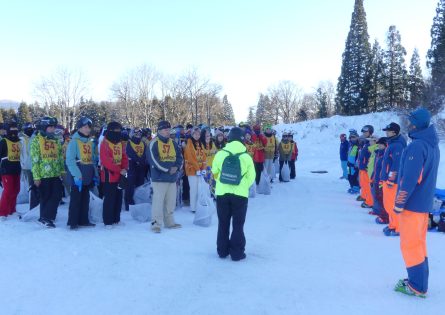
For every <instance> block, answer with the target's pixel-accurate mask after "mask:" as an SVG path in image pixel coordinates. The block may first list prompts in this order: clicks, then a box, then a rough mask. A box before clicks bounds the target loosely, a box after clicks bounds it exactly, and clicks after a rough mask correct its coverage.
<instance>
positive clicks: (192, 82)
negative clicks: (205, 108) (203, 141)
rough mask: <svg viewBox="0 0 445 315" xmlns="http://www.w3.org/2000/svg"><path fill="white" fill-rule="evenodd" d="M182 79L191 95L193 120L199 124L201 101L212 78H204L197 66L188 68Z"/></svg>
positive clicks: (187, 92) (188, 93) (188, 94)
mask: <svg viewBox="0 0 445 315" xmlns="http://www.w3.org/2000/svg"><path fill="white" fill-rule="evenodd" d="M181 81H182V82H183V86H184V87H185V92H186V94H187V96H188V97H189V102H190V111H191V112H192V121H193V123H194V124H195V125H197V124H198V120H199V116H200V111H199V101H200V98H202V96H203V94H205V91H206V89H207V88H208V86H209V83H210V80H209V79H208V78H203V77H201V76H200V75H199V74H198V71H197V69H196V68H192V69H190V70H188V71H187V72H186V73H185V74H184V75H183V76H182V77H181Z"/></svg>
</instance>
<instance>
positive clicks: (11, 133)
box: [6, 130, 19, 139]
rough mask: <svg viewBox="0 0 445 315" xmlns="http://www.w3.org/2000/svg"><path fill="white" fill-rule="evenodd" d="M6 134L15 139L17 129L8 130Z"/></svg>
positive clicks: (17, 132)
mask: <svg viewBox="0 0 445 315" xmlns="http://www.w3.org/2000/svg"><path fill="white" fill-rule="evenodd" d="M6 135H7V136H8V137H9V138H11V139H17V138H18V135H19V131H18V130H9V131H8V132H7V134H6Z"/></svg>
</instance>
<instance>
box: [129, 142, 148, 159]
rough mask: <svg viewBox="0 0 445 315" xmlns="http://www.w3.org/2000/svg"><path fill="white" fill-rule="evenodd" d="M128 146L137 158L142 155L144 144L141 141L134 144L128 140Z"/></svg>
mask: <svg viewBox="0 0 445 315" xmlns="http://www.w3.org/2000/svg"><path fill="white" fill-rule="evenodd" d="M130 145H131V147H132V148H133V150H134V152H136V155H137V156H138V157H141V156H142V155H143V154H144V146H145V145H144V142H142V141H141V142H139V144H136V143H134V142H133V141H131V140H130Z"/></svg>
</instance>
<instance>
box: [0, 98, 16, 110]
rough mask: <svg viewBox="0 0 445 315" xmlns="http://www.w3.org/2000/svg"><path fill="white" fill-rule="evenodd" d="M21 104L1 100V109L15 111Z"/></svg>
mask: <svg viewBox="0 0 445 315" xmlns="http://www.w3.org/2000/svg"><path fill="white" fill-rule="evenodd" d="M19 105H20V102H17V101H13V100H0V108H4V109H10V108H12V109H14V110H17V108H19Z"/></svg>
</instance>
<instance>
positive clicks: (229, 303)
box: [0, 113, 445, 315]
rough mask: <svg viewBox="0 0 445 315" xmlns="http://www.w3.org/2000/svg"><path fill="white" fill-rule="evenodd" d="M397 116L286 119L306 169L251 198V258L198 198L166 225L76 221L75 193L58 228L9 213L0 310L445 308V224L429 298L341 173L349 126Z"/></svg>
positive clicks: (438, 236)
mask: <svg viewBox="0 0 445 315" xmlns="http://www.w3.org/2000/svg"><path fill="white" fill-rule="evenodd" d="M390 121H397V117H395V116H394V115H393V114H390V113H382V114H375V115H366V116H361V117H348V118H343V117H332V118H330V119H323V120H316V121H310V122H305V123H301V124H296V125H293V126H284V125H280V126H278V130H279V131H280V133H281V132H282V131H285V130H286V131H291V130H292V131H294V132H297V135H296V137H295V139H296V140H297V142H298V145H299V149H300V156H299V159H298V161H297V179H296V180H294V181H292V182H290V183H275V184H274V185H273V188H272V194H271V195H270V196H264V195H259V196H257V197H256V198H254V199H251V200H249V209H248V214H247V219H246V226H245V232H246V238H247V245H246V254H247V259H246V260H245V261H242V262H237V263H235V262H232V261H230V260H228V259H224V260H223V259H220V258H218V256H217V254H216V230H217V225H216V224H217V220H216V218H215V217H214V221H213V224H212V226H211V227H209V228H202V227H198V226H195V225H193V223H192V222H193V214H192V213H190V211H189V209H188V208H182V209H178V210H177V211H176V214H175V216H176V221H177V222H178V223H181V224H183V228H182V229H180V230H172V231H171V230H165V231H163V232H162V233H161V234H160V235H158V234H153V233H152V232H150V229H149V224H148V223H144V224H141V223H138V222H135V221H133V220H132V219H131V217H130V216H129V215H128V213H124V214H123V216H122V217H123V221H124V222H125V226H122V227H118V228H115V229H113V230H105V229H104V228H103V226H97V227H95V228H90V229H80V230H79V231H76V232H73V231H70V230H68V229H67V228H66V218H67V213H66V212H67V206H66V205H65V206H63V207H61V208H60V209H59V213H58V217H57V220H56V225H57V228H56V229H53V230H44V229H42V228H41V227H39V226H37V225H36V224H34V223H30V222H28V223H26V222H20V221H19V220H18V219H17V217H12V218H10V219H8V220H7V221H6V222H0V253H1V256H0V257H1V258H0V259H1V260H0V261H1V264H0V265H1V268H0V305H1V312H0V313H1V314H2V315H3V314H5V315H9V314H45V315H46V314H49V315H51V314H175V315H178V314H181V315H182V314H199V315H201V314H205V315H208V314H218V315H220V314H243V315H250V314H252V315H257V314H266V315H268V314H271V315H275V314H285V315H288V314H289V315H294V314H295V315H298V314H303V315H308V314H309V315H310V314H330V315H337V314H339V315H349V314H361V315H367V314H369V315H374V314H380V313H388V314H391V315H398V314H435V313H438V312H439V313H440V310H442V309H444V306H445V301H444V296H445V284H444V281H443V279H445V267H444V265H445V251H444V250H443V248H444V246H445V234H443V233H429V234H428V247H429V248H428V249H429V260H430V268H431V272H430V274H431V278H430V292H429V296H428V298H427V299H426V300H420V299H417V298H412V297H408V296H402V295H400V294H398V293H395V292H393V286H394V284H395V283H396V281H398V280H399V279H401V278H403V277H405V276H406V271H405V268H404V263H403V260H402V257H401V254H400V249H399V239H398V238H388V237H385V236H384V235H383V233H382V226H379V225H376V224H375V223H374V217H371V216H370V215H368V211H367V210H364V209H362V208H360V205H359V203H358V202H356V201H355V200H354V199H355V197H353V196H351V195H349V194H347V193H346V190H347V188H348V185H347V182H346V181H344V180H339V179H338V178H339V176H340V175H341V174H340V173H341V172H340V166H339V157H338V143H339V139H338V136H339V134H340V133H346V132H347V130H348V129H349V128H355V129H357V130H360V129H361V127H362V126H363V125H365V124H372V125H374V126H375V127H376V129H377V130H379V129H381V128H382V127H384V126H386V125H387V124H388V122H390ZM377 134H380V135H382V134H383V132H380V131H378V132H377ZM442 148H443V145H442ZM443 152H444V151H443ZM444 166H445V163H444V162H442V163H441V173H442V175H444V174H445V171H444ZM311 170H326V171H328V173H327V174H312V173H310V171H311ZM441 177H442V178H443V177H444V176H441ZM442 187H443V188H445V183H443V185H442ZM20 207H21V208H23V207H26V205H21V206H20Z"/></svg>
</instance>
